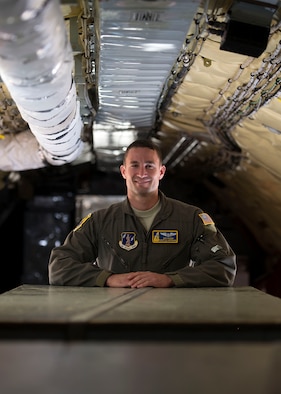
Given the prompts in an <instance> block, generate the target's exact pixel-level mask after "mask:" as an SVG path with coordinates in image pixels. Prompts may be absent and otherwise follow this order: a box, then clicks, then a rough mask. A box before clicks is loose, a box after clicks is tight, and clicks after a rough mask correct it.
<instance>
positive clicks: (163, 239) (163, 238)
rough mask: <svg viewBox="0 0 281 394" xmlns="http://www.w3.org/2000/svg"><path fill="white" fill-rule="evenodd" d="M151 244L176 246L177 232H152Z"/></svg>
mask: <svg viewBox="0 0 281 394" xmlns="http://www.w3.org/2000/svg"><path fill="white" fill-rule="evenodd" d="M152 243H154V244H171V243H172V244H177V243H178V230H153V231H152Z"/></svg>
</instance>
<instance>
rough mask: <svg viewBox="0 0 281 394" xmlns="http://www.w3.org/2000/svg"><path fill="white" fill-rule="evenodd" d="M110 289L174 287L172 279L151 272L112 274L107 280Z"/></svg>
mask: <svg viewBox="0 0 281 394" xmlns="http://www.w3.org/2000/svg"><path fill="white" fill-rule="evenodd" d="M106 285H107V286H108V287H131V288H137V289H139V288H141V287H172V286H173V281H172V279H171V278H170V277H169V276H168V275H165V274H158V273H156V272H150V271H138V272H128V273H126V274H112V275H111V276H109V277H108V278H107V281H106Z"/></svg>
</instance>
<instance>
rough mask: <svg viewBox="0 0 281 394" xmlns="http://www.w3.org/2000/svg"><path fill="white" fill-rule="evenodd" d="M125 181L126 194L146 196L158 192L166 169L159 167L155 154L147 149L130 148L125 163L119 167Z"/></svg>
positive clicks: (162, 166)
mask: <svg viewBox="0 0 281 394" xmlns="http://www.w3.org/2000/svg"><path fill="white" fill-rule="evenodd" d="M120 171H121V175H122V176H123V178H124V179H125V180H126V186H127V191H128V194H130V193H133V194H138V195H146V194H148V193H151V192H154V191H155V190H158V186H159V181H160V179H162V178H163V176H164V174H165V171H166V167H165V166H164V165H161V163H160V161H159V158H158V156H157V153H156V152H155V151H154V150H152V149H149V148H131V149H130V150H129V152H128V155H127V158H126V162H125V163H124V165H121V166H120Z"/></svg>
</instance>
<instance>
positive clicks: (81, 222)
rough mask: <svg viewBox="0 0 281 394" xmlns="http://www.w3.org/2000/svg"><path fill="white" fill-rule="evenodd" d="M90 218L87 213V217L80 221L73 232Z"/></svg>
mask: <svg viewBox="0 0 281 394" xmlns="http://www.w3.org/2000/svg"><path fill="white" fill-rule="evenodd" d="M91 216H92V214H91V213H89V214H88V215H87V216H85V217H84V218H83V219H82V220H81V221H80V223H79V224H78V225H77V226H76V227H75V229H74V230H73V231H77V230H79V228H80V227H82V226H83V224H84V223H85V222H86V221H87V220H88V219H89V218H90V217H91Z"/></svg>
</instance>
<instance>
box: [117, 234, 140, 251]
mask: <svg viewBox="0 0 281 394" xmlns="http://www.w3.org/2000/svg"><path fill="white" fill-rule="evenodd" d="M138 244H139V242H138V241H137V240H136V233H134V232H132V231H125V232H123V233H121V240H120V241H119V246H120V248H122V249H125V250H132V249H135V248H136V247H137V246H138Z"/></svg>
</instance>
